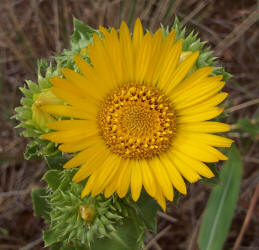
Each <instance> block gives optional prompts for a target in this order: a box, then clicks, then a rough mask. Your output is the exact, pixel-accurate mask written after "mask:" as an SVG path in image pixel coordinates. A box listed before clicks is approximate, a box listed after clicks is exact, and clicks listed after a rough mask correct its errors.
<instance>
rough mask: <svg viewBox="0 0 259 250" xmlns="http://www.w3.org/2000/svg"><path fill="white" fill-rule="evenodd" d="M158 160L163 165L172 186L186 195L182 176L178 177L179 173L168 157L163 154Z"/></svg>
mask: <svg viewBox="0 0 259 250" xmlns="http://www.w3.org/2000/svg"><path fill="white" fill-rule="evenodd" d="M169 153H170V152H169ZM160 160H161V162H162V164H163V165H164V167H165V169H166V171H167V173H168V176H169V178H170V181H171V183H172V184H173V186H174V187H175V188H176V189H177V190H178V191H179V192H180V193H182V194H186V193H187V190H186V185H185V182H184V180H183V178H182V176H181V175H180V173H179V171H178V170H177V168H176V167H175V165H174V163H173V162H172V160H171V159H170V158H169V156H168V155H167V154H163V155H161V156H160Z"/></svg>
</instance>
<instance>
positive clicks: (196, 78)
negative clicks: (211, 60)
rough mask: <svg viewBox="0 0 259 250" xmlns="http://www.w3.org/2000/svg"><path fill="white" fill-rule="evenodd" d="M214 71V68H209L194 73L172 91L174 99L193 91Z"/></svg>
mask: <svg viewBox="0 0 259 250" xmlns="http://www.w3.org/2000/svg"><path fill="white" fill-rule="evenodd" d="M212 69H213V67H209V66H207V67H203V68H200V69H198V70H196V71H194V72H193V73H192V74H191V75H190V76H188V77H187V78H186V79H184V80H183V81H182V82H181V83H180V84H179V85H178V86H177V87H176V88H175V89H174V91H172V93H171V96H172V99H175V98H176V97H177V96H179V95H181V94H183V93H185V92H186V91H188V90H191V89H192V88H193V87H194V86H198V85H199V83H200V82H201V81H202V80H203V79H204V78H205V77H207V76H208V75H209V74H210V73H211V72H212Z"/></svg>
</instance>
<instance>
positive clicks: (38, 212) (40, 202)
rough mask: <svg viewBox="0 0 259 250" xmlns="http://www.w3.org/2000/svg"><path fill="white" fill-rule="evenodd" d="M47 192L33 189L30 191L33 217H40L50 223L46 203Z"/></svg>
mask: <svg viewBox="0 0 259 250" xmlns="http://www.w3.org/2000/svg"><path fill="white" fill-rule="evenodd" d="M46 195H47V191H46V189H45V188H35V189H33V190H32V193H31V196H32V203H33V210H34V215H35V216H41V217H42V218H43V219H45V220H46V222H49V221H50V216H49V211H50V207H49V205H48V203H47V201H46V198H45V197H46Z"/></svg>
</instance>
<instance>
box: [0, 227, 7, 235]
mask: <svg viewBox="0 0 259 250" xmlns="http://www.w3.org/2000/svg"><path fill="white" fill-rule="evenodd" d="M0 233H1V234H3V235H5V236H7V235H8V234H9V232H8V231H7V230H6V229H5V228H3V227H0Z"/></svg>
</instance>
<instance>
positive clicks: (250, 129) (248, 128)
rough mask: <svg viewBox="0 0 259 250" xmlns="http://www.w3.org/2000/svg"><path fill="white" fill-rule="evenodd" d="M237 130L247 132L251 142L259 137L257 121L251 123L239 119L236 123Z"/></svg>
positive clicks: (245, 119) (247, 120) (258, 123)
mask: <svg viewBox="0 0 259 250" xmlns="http://www.w3.org/2000/svg"><path fill="white" fill-rule="evenodd" d="M237 128H238V129H240V130H242V131H244V132H247V133H248V134H249V135H250V136H251V138H252V139H253V140H256V137H258V135H259V121H257V122H255V123H252V122H251V121H250V120H249V119H247V118H243V119H240V120H239V121H238V123H237Z"/></svg>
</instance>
